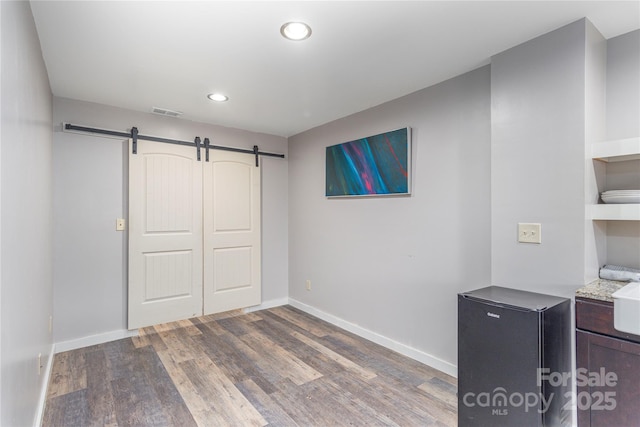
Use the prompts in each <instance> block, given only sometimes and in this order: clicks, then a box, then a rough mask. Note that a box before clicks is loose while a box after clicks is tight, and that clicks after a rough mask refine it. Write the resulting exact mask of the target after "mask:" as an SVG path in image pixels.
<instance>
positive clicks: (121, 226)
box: [116, 218, 125, 231]
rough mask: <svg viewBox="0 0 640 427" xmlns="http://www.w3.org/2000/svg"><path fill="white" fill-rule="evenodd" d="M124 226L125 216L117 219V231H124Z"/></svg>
mask: <svg viewBox="0 0 640 427" xmlns="http://www.w3.org/2000/svg"><path fill="white" fill-rule="evenodd" d="M124 228H125V222H124V218H118V219H116V231H124Z"/></svg>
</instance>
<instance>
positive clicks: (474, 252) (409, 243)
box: [289, 67, 491, 365]
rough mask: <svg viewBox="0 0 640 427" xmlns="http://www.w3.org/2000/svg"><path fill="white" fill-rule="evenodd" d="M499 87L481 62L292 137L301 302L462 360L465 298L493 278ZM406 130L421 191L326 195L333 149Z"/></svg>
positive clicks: (293, 267) (292, 232)
mask: <svg viewBox="0 0 640 427" xmlns="http://www.w3.org/2000/svg"><path fill="white" fill-rule="evenodd" d="M489 83H490V69H489V67H484V68H480V69H478V70H475V71H472V72H470V73H467V74H464V75H462V76H459V77H456V78H454V79H451V80H448V81H446V82H444V83H441V84H438V85H436V86H433V87H429V88H427V89H424V90H421V91H419V92H416V93H413V94H411V95H408V96H405V97H403V98H400V99H397V100H395V101H392V102H389V103H385V104H383V105H381V106H378V107H375V108H372V109H369V110H366V111H364V112H361V113H358V114H355V115H352V116H349V117H346V118H344V119H341V120H337V121H335V122H332V123H329V124H327V125H324V126H320V127H318V128H315V129H312V130H310V131H307V132H304V133H301V134H299V135H296V136H294V137H291V138H290V139H289V153H290V165H289V183H290V184H289V185H290V187H289V266H290V269H289V296H290V297H291V298H293V299H294V300H297V301H300V302H302V303H303V304H307V305H309V306H311V307H313V308H314V309H317V310H320V311H322V312H325V313H327V314H329V315H332V316H336V317H337V318H340V319H342V320H344V321H346V322H350V323H351V324H354V325H358V326H359V327H361V328H364V329H366V330H369V331H372V332H374V333H376V334H380V335H382V336H384V337H389V338H391V339H392V340H394V341H397V342H399V343H401V344H403V345H406V346H409V347H411V348H413V349H416V350H418V351H419V352H422V353H425V354H427V355H429V356H432V357H434V358H437V359H440V360H443V361H445V362H447V363H450V364H453V365H455V363H456V358H457V354H456V340H457V338H456V337H457V320H456V319H457V317H456V313H457V302H456V294H457V293H458V292H460V291H464V290H469V289H472V288H477V287H479V286H483V285H489V283H490V242H491V233H490V218H491V216H490V212H491V209H490V208H491V206H490V104H489V100H490V86H489ZM404 126H409V127H411V128H412V131H413V176H412V179H413V183H412V193H413V194H412V195H411V197H394V198H359V199H327V198H325V196H324V167H325V163H324V157H325V147H327V146H329V145H333V144H337V143H341V142H345V141H349V140H353V139H357V138H361V137H365V136H368V135H373V134H376V133H380V132H384V131H388V130H393V129H397V128H400V127H404ZM307 279H308V280H311V283H312V290H311V291H307V290H306V289H305V280H307Z"/></svg>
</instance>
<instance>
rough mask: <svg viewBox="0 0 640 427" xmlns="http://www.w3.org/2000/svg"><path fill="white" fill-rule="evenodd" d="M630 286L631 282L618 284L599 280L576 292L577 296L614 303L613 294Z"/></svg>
mask: <svg viewBox="0 0 640 427" xmlns="http://www.w3.org/2000/svg"><path fill="white" fill-rule="evenodd" d="M628 284H629V282H616V281H613V280H604V279H598V280H594V281H593V282H591V283H589V284H588V285H585V286H583V287H582V288H580V289H578V290H577V291H576V296H577V297H582V298H591V299H596V300H600V301H608V302H613V297H612V296H611V294H612V293H614V292H615V291H617V290H619V289H621V288H623V287H624V286H626V285H628Z"/></svg>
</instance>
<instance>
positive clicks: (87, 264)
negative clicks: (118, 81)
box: [53, 98, 288, 343]
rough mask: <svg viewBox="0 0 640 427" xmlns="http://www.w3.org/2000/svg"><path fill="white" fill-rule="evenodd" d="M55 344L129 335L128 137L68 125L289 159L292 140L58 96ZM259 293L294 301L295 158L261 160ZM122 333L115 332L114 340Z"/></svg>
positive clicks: (273, 299) (55, 110)
mask: <svg viewBox="0 0 640 427" xmlns="http://www.w3.org/2000/svg"><path fill="white" fill-rule="evenodd" d="M53 117H54V123H55V132H54V136H53V140H54V148H53V158H54V219H55V226H54V247H55V263H54V275H53V277H54V286H55V295H54V311H55V317H54V331H55V332H54V338H55V341H56V342H57V343H60V342H64V341H72V340H78V339H83V338H85V337H88V336H92V335H103V336H104V334H111V335H110V337H112V338H115V337H118V333H124V330H125V329H126V312H127V305H126V304H127V303H126V296H127V280H126V274H127V273H126V272H127V268H126V261H127V243H126V242H127V240H126V233H123V232H117V231H115V220H116V218H119V217H122V218H126V217H127V201H126V198H127V192H126V186H127V177H126V173H127V167H128V166H127V156H128V154H127V148H126V145H127V143H126V140H124V139H122V138H120V139H113V138H112V139H110V138H104V137H99V136H94V135H87V134H74V133H68V132H62V131H61V127H62V125H61V123H62V122H69V123H73V124H79V125H84V126H92V127H98V128H106V129H113V130H118V131H123V132H127V131H128V130H129V129H130V128H131V127H132V126H137V127H138V129H139V132H140V134H143V135H154V136H161V137H165V138H173V139H180V140H186V141H192V140H193V139H194V138H195V137H196V136H200V137H201V138H202V139H204V138H205V137H208V138H210V139H211V141H212V143H213V144H217V145H226V146H232V147H241V148H249V149H251V148H252V147H253V145H258V146H259V147H260V149H261V150H263V151H271V152H276V153H283V154H287V152H286V150H287V144H286V139H284V138H281V137H276V136H271V135H265V134H257V133H252V132H247V131H241V130H237V129H229V128H223V127H219V126H213V125H205V124H201V123H196V122H191V121H186V120H181V119H176V118H168V117H162V116H157V115H153V114H150V113H149V114H145V113H139V112H133V111H128V110H124V109H120V108H114V107H108V106H104V105H98V104H92V103H87V102H80V101H74V100H69V99H61V98H54V104H53ZM261 161H262V163H261V164H262V233H263V236H262V238H263V243H262V256H263V258H262V292H263V301H264V302H265V303H269V302H270V301H271V302H278V301H279V302H283V301H286V297H287V269H288V265H287V251H288V249H287V221H288V218H287V204H288V201H287V185H288V184H287V174H288V171H287V168H288V159H284V160H283V159H277V158H267V157H264V158H262V160H261ZM114 333H115V334H114Z"/></svg>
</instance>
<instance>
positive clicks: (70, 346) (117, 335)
mask: <svg viewBox="0 0 640 427" xmlns="http://www.w3.org/2000/svg"><path fill="white" fill-rule="evenodd" d="M135 336H138V330H137V329H135V330H133V331H128V330H126V329H120V330H117V331H110V332H104V333H102V334H96V335H89V336H88V337H82V338H77V339H74V340H69V341H61V342H58V343H56V347H55V348H56V353H62V352H63V351H69V350H75V349H77V348H82V347H89V346H91V345H96V344H102V343H105V342H109V341H115V340H119V339H122V338H129V337H135Z"/></svg>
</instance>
